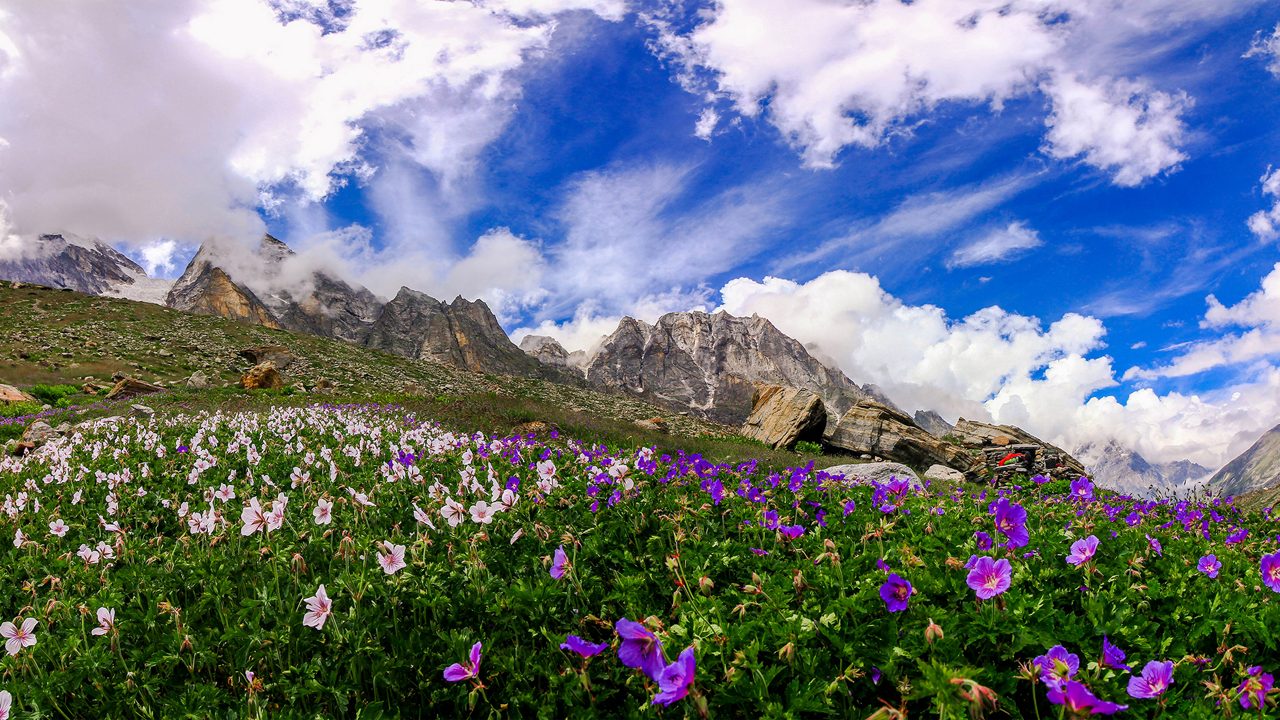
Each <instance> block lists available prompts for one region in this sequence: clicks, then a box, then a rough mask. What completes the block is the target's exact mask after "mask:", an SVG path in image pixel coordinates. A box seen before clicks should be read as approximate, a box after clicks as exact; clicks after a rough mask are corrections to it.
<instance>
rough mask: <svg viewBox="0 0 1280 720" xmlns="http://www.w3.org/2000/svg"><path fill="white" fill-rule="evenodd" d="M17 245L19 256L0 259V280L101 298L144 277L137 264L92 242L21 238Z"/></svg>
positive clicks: (75, 238) (63, 236) (58, 236)
mask: <svg viewBox="0 0 1280 720" xmlns="http://www.w3.org/2000/svg"><path fill="white" fill-rule="evenodd" d="M20 243H21V244H20V245H19V251H18V252H16V253H10V254H7V255H2V256H0V279H4V280H16V281H18V282H25V283H31V284H33V285H44V286H46V287H54V288H66V289H69V290H75V291H77V292H82V293H85V294H89V295H103V294H108V293H112V292H116V291H118V290H120V289H122V288H124V287H127V286H130V285H133V284H135V283H137V282H138V281H139V280H142V279H145V278H146V276H147V274H146V272H145V271H144V270H143V269H142V268H141V267H140V266H139V265H138V264H137V263H135V262H134V261H132V260H130V259H129V258H128V257H126V256H125V255H124V254H122V253H120V252H119V251H118V250H116V249H115V248H113V247H111V246H110V245H108V244H106V243H104V242H102V241H101V240H97V239H95V238H82V237H79V236H76V235H67V234H51V235H38V236H34V237H23V238H21V239H20Z"/></svg>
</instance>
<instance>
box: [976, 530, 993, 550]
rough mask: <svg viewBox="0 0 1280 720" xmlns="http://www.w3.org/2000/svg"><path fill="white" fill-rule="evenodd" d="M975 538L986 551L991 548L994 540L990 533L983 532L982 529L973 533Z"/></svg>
mask: <svg viewBox="0 0 1280 720" xmlns="http://www.w3.org/2000/svg"><path fill="white" fill-rule="evenodd" d="M973 539H974V540H976V541H978V549H979V550H981V551H983V552H986V551H988V550H990V549H991V546H992V542H991V536H990V535H988V534H986V533H984V532H982V531H981V530H978V531H976V532H974V533H973Z"/></svg>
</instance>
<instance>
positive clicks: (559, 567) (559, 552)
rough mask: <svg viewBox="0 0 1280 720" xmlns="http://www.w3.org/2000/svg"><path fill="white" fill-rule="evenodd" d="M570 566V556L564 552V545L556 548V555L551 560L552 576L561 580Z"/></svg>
mask: <svg viewBox="0 0 1280 720" xmlns="http://www.w3.org/2000/svg"><path fill="white" fill-rule="evenodd" d="M568 567H569V556H568V555H565V554H564V546H563V545H561V546H560V547H558V548H556V554H555V557H554V558H552V560H551V577H553V578H555V579H556V580H559V579H560V578H562V577H564V571H565V570H566V569H567V568H568Z"/></svg>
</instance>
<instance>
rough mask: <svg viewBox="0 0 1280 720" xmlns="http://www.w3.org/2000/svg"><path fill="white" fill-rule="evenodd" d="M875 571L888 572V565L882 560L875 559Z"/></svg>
mask: <svg viewBox="0 0 1280 720" xmlns="http://www.w3.org/2000/svg"><path fill="white" fill-rule="evenodd" d="M876 569H877V570H880V571H881V572H889V563H887V562H885V561H884V558H876Z"/></svg>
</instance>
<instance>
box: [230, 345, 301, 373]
mask: <svg viewBox="0 0 1280 720" xmlns="http://www.w3.org/2000/svg"><path fill="white" fill-rule="evenodd" d="M239 354H240V357H242V358H244V359H245V360H248V361H249V362H251V363H253V364H254V365H261V364H263V363H272V364H274V365H275V366H276V369H277V370H279V371H280V372H284V371H285V370H288V369H289V366H290V365H292V364H294V363H295V362H297V361H298V356H296V355H294V354H293V353H291V352H289V348H287V347H285V346H283V345H259V346H257V347H251V348H245V349H244V350H241V351H240V353H239Z"/></svg>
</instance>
